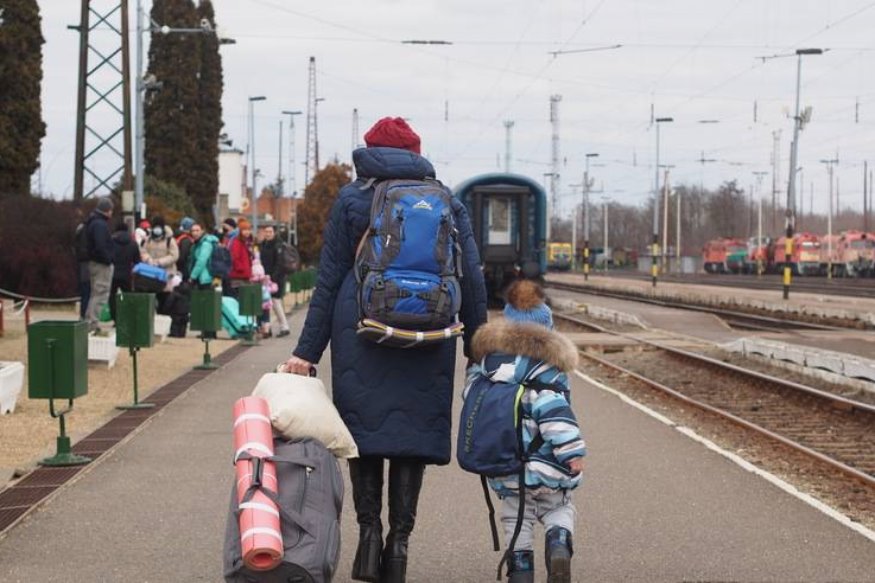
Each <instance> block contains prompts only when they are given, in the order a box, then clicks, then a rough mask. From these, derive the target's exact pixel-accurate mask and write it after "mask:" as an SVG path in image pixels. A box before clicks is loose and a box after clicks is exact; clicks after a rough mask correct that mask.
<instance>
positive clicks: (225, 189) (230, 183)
mask: <svg viewBox="0 0 875 583" xmlns="http://www.w3.org/2000/svg"><path fill="white" fill-rule="evenodd" d="M246 194H247V193H246V165H245V162H244V159H243V150H238V149H237V148H224V149H221V150H220V151H219V192H218V200H216V210H217V213H218V215H219V216H218V217H217V222H218V221H221V220H222V219H223V218H225V217H227V216H229V215H230V214H232V213H233V214H237V213H239V212H240V211H241V210H244V209H241V206H242V205H244V204H246V203H244V202H243V200H244V199H245V198H247V196H246ZM247 202H248V200H247Z"/></svg>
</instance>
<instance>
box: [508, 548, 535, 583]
mask: <svg viewBox="0 0 875 583" xmlns="http://www.w3.org/2000/svg"><path fill="white" fill-rule="evenodd" d="M507 581H508V583H534V582H535V553H534V552H533V551H514V552H513V554H512V555H511V556H510V560H509V561H508V572H507Z"/></svg>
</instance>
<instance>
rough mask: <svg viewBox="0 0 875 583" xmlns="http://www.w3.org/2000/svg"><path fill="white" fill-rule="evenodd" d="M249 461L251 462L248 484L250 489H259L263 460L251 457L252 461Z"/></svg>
mask: <svg viewBox="0 0 875 583" xmlns="http://www.w3.org/2000/svg"><path fill="white" fill-rule="evenodd" d="M249 461H251V462H252V483H251V484H250V488H261V485H262V477H263V472H264V460H263V459H261V458H260V457H255V456H253V457H252V459H251V460H249Z"/></svg>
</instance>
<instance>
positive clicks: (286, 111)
mask: <svg viewBox="0 0 875 583" xmlns="http://www.w3.org/2000/svg"><path fill="white" fill-rule="evenodd" d="M302 113H303V112H302V111H300V110H297V109H296V110H294V111H290V110H288V109H284V110H283V114H284V115H301V114H302Z"/></svg>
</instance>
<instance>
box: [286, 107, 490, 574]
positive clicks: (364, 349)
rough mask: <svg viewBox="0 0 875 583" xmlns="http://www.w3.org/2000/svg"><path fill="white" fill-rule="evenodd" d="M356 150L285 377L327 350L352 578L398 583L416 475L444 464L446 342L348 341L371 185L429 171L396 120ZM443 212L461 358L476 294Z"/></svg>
mask: <svg viewBox="0 0 875 583" xmlns="http://www.w3.org/2000/svg"><path fill="white" fill-rule="evenodd" d="M365 143H366V144H367V146H368V147H367V148H359V149H357V150H355V151H354V152H353V161H354V163H355V169H356V176H357V178H356V180H355V181H354V182H353V183H352V184H348V185H347V186H344V187H343V188H342V189H341V191H340V194H339V196H338V199H337V201H336V202H335V203H334V207H333V208H332V210H331V215H330V218H329V221H328V224H327V225H326V227H325V232H324V236H323V240H324V244H323V247H322V252H321V259H320V263H319V276H318V282H317V284H316V289H315V292H314V294H313V297H312V299H311V301H310V308H309V311H308V313H307V319H306V322H305V324H304V329H303V331H302V333H301V336H300V338H299V340H298V345H297V347H296V348H295V349H294V351H293V353H292V357H291V358H290V359H289V360H288V361H287V363H286V368H287V370H289V372H294V373H297V374H307V373H308V371H309V370H310V368H311V367H312V366H313V364H314V363H317V362H319V359H320V358H321V356H322V352H323V351H324V350H325V348H326V346H327V345H328V342H329V340H330V341H331V366H332V375H331V378H332V383H333V398H334V403H335V404H336V405H337V408H338V411H339V412H340V415H341V416H342V418H343V420H344V422H345V423H346V425H347V426H348V427H349V429H350V431H351V433H352V435H353V437H354V438H355V441H356V444H357V445H358V448H359V453H360V454H361V456H362V457H361V458H359V459H356V460H350V462H349V470H350V478H351V481H352V491H353V501H354V503H355V508H356V515H357V520H358V523H359V528H360V530H359V545H358V549H357V550H356V555H355V560H354V562H353V571H352V578H353V579H355V580H358V581H380V582H382V583H394V582H399V581H405V580H406V569H407V549H408V540H409V537H410V533H411V532H412V530H413V526H414V521H415V518H416V507H417V504H418V499H419V492H420V489H421V487H422V478H423V473H424V470H425V466H426V464H438V465H444V464H447V463H449V461H450V450H451V445H450V429H451V426H452V421H451V401H452V395H453V377H454V373H455V362H456V343H455V341H454V340H447V341H446V342H442V343H439V344H434V345H430V346H427V347H420V348H416V349H407V350H404V349H398V348H390V347H386V346H382V345H379V344H376V343H373V342H369V341H367V340H364V339H362V338H360V337H359V336H357V335H356V325H357V322H358V319H359V309H358V304H357V301H356V278H355V274H354V272H353V263H354V260H355V254H356V248H357V246H358V244H359V241H360V240H361V238H362V235H363V234H364V232H365V229H367V228H368V225H369V218H370V212H371V202H372V200H373V197H374V187H373V181H374V180H382V179H391V178H407V179H424V178H426V177H434V175H435V172H434V168H433V167H432V165H431V163H430V162H428V160H426V159H425V158H423V157H422V156H420V155H419V136H417V135H416V133H414V132H413V130H412V129H410V127H409V126H408V125H407V123H406V122H405V121H404V120H403V119H401V118H394V119H392V118H384V119H382V120H380V121H379V122H377V124H376V125H375V126H374V127H373V128H371V130H369V131H368V133H367V134H366V135H365ZM452 210H453V214H454V218H455V224H456V227H457V229H458V233H459V243H460V245H461V248H462V258H461V259H462V268H463V277H462V278H461V280H460V284H461V289H462V304H461V312H460V317H461V320H462V322H463V323H464V325H465V336H464V345H465V354H466V355H469V354H470V352H469V345H470V340H471V337H472V335H473V334H474V333H475V332H476V331H477V328H478V327H479V326H480V325H481V324H483V323H485V322H486V288H485V285H484V283H483V274H482V272H481V270H480V258H479V255H478V253H477V247H476V245H475V242H474V236H473V233H472V230H471V223H470V220H469V219H468V214H467V212H466V210H465V207H464V205H462V203H461V202H459V201H458V200H457V199H455V198H453V199H452ZM385 459H388V460H389V499H388V505H389V533H388V536H387V537H386V541H385V547H384V544H383V539H382V524H381V522H380V512H381V507H382V495H383V492H382V491H383V466H384V460H385Z"/></svg>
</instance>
